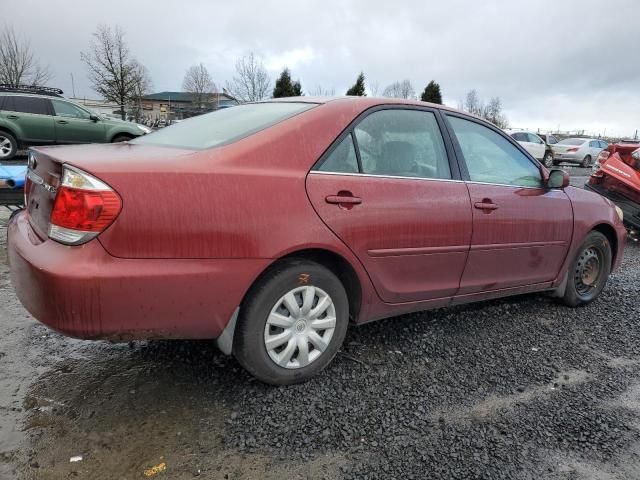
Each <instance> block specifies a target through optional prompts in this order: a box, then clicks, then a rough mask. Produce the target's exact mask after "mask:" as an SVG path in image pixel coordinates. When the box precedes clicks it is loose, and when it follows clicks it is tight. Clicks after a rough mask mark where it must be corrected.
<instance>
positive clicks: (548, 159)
mask: <svg viewBox="0 0 640 480" xmlns="http://www.w3.org/2000/svg"><path fill="white" fill-rule="evenodd" d="M542 163H543V165H544V166H545V167H547V168H549V167H553V166H554V165H555V162H554V161H553V153H551V152H547V153H545V154H544V158H543V159H542Z"/></svg>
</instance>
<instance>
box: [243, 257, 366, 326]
mask: <svg viewBox="0 0 640 480" xmlns="http://www.w3.org/2000/svg"><path fill="white" fill-rule="evenodd" d="M292 258H295V259H303V260H310V261H312V262H316V263H319V264H320V265H322V266H323V267H326V268H328V269H329V270H331V272H333V274H334V275H335V276H336V277H338V278H339V279H340V281H341V282H342V285H343V286H344V289H345V290H346V291H347V298H348V299H349V318H350V320H351V321H352V322H353V321H356V320H357V318H358V316H359V315H360V308H361V305H362V287H361V285H360V280H359V279H358V274H357V273H356V272H355V270H354V269H353V267H352V266H351V264H350V263H349V262H348V261H347V260H345V259H344V258H343V257H342V256H340V255H338V254H337V253H334V252H331V251H329V250H323V249H318V248H313V249H307V250H298V251H296V252H292V253H290V254H288V255H286V256H284V257H281V258H279V259H277V260H276V261H275V262H273V263H272V264H271V265H269V267H268V268H267V269H265V271H263V272H262V273H261V274H260V275H259V276H258V278H256V280H255V281H254V282H253V285H255V284H256V283H257V282H258V281H260V279H261V278H262V277H264V275H266V274H267V273H268V272H270V271H271V270H272V269H273V268H275V267H277V266H278V265H279V264H280V263H281V262H282V261H284V260H290V259H292ZM252 288H253V286H252ZM252 288H250V289H249V291H248V292H247V294H246V295H245V298H246V297H247V295H248V294H249V292H251V290H252ZM244 301H245V299H243V300H242V302H243V303H244Z"/></svg>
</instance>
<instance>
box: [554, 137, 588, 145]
mask: <svg viewBox="0 0 640 480" xmlns="http://www.w3.org/2000/svg"><path fill="white" fill-rule="evenodd" d="M584 142H586V140H585V139H583V138H565V139H564V140H560V141H559V142H558V144H559V145H582V144H583V143H584Z"/></svg>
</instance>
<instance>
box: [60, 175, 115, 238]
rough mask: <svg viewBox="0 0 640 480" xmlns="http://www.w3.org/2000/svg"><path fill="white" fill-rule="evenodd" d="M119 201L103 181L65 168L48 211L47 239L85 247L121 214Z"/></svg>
mask: <svg viewBox="0 0 640 480" xmlns="http://www.w3.org/2000/svg"><path fill="white" fill-rule="evenodd" d="M121 208H122V200H121V199H120V196H119V195H118V194H117V193H116V192H114V191H113V189H112V188H111V187H110V186H109V185H107V184H106V183H104V182H103V181H102V180H100V179H98V178H96V177H94V176H92V175H89V174H88V173H86V172H83V171H82V170H79V169H77V168H75V167H71V166H68V165H65V166H64V167H63V171H62V180H61V182H60V186H59V187H58V191H57V193H56V198H55V201H54V204H53V209H52V210H51V221H50V224H49V238H51V239H53V240H56V241H58V242H61V243H65V244H67V245H80V244H82V243H86V242H88V241H89V240H91V239H92V238H94V237H96V236H97V235H98V234H100V233H101V232H102V231H104V230H105V229H106V228H107V227H108V226H109V225H111V223H112V222H113V221H114V220H115V218H116V217H117V216H118V214H119V213H120V210H121Z"/></svg>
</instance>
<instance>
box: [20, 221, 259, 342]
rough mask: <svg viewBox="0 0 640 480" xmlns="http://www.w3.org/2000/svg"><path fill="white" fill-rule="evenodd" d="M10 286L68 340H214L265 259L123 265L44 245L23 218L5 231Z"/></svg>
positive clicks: (91, 250) (93, 245)
mask: <svg viewBox="0 0 640 480" xmlns="http://www.w3.org/2000/svg"><path fill="white" fill-rule="evenodd" d="M8 252H9V264H10V267H11V280H12V282H13V285H14V287H15V290H16V293H17V295H18V298H19V299H20V301H21V302H22V304H23V305H24V306H25V307H26V309H27V310H28V311H29V312H30V313H31V314H32V315H33V316H34V317H35V318H36V319H38V320H39V321H41V322H42V323H44V324H45V325H47V326H49V327H50V328H52V329H55V330H57V331H59V332H62V333H64V334H65V335H69V336H73V337H77V338H85V339H97V338H103V339H109V340H114V341H125V340H130V339H142V338H217V337H218V336H219V335H220V334H221V333H222V331H223V330H224V328H225V326H226V325H227V323H228V322H229V319H230V318H231V317H232V316H233V313H234V310H235V309H236V308H237V307H238V305H239V304H240V302H241V300H242V298H243V296H244V294H245V292H246V291H247V289H248V288H249V286H250V285H251V283H252V282H253V280H254V279H255V278H256V277H257V276H258V275H259V274H260V272H262V271H263V269H264V268H266V266H267V265H268V264H269V260H268V259H251V260H245V259H242V260H235V259H212V260H209V259H123V258H116V257H112V256H111V255H109V254H108V253H107V252H106V251H105V250H104V248H103V247H102V245H101V244H100V243H99V242H98V241H97V240H93V241H91V242H89V243H87V244H85V245H82V246H78V247H68V246H64V245H61V244H59V243H56V242H54V241H52V240H46V241H44V242H43V241H41V240H40V239H39V238H38V237H37V236H36V235H35V233H34V232H33V230H32V228H31V226H30V225H29V221H28V218H27V214H26V212H22V213H20V214H18V215H16V216H15V217H14V218H13V219H12V220H11V222H10V224H9V228H8Z"/></svg>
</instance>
